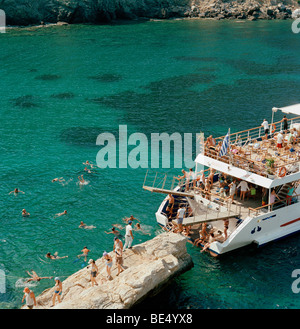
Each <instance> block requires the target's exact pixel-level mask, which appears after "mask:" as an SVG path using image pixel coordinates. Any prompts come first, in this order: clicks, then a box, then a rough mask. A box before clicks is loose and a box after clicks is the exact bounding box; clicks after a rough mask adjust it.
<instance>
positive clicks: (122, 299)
mask: <svg viewBox="0 0 300 329" xmlns="http://www.w3.org/2000/svg"><path fill="white" fill-rule="evenodd" d="M186 241H187V239H186V237H184V236H182V235H179V234H174V233H163V234H161V235H158V236H156V237H155V238H154V239H152V240H149V241H147V242H144V243H142V244H139V245H136V246H133V248H132V249H126V251H125V252H124V254H123V260H124V264H123V266H124V267H125V268H126V269H125V271H124V272H122V273H121V274H120V275H119V276H116V273H117V269H116V265H115V262H114V264H113V267H112V277H113V280H110V281H108V280H106V281H104V282H103V283H102V284H100V282H99V286H94V287H92V286H91V283H90V269H88V268H87V267H85V268H83V269H82V270H80V271H78V272H76V273H74V274H73V275H71V276H69V277H68V278H67V279H66V280H64V281H63V282H62V285H63V292H62V296H61V297H62V302H61V303H60V304H56V305H55V306H54V307H53V308H55V309H57V308H59V309H128V308H131V307H132V306H134V305H136V304H137V303H139V302H140V301H142V300H143V299H144V298H146V297H147V296H151V295H155V294H157V293H158V292H159V291H160V290H161V289H162V288H163V287H164V285H166V284H167V283H168V282H169V281H170V280H171V279H172V278H174V277H176V276H178V275H180V274H181V273H183V272H185V271H187V270H189V269H190V268H192V266H193V262H192V259H191V256H190V255H189V254H188V253H187V249H186ZM110 255H111V256H112V257H113V259H114V255H113V252H111V253H110ZM96 265H97V266H98V269H99V272H100V273H99V274H98V276H97V278H96V280H98V281H100V280H99V278H100V277H102V278H105V277H106V272H105V262H104V259H103V258H100V259H98V260H97V261H96ZM53 292H54V288H50V289H47V290H45V291H44V292H43V293H42V294H41V295H40V296H38V297H37V306H36V307H35V308H44V309H47V308H50V306H51V305H52V296H53Z"/></svg>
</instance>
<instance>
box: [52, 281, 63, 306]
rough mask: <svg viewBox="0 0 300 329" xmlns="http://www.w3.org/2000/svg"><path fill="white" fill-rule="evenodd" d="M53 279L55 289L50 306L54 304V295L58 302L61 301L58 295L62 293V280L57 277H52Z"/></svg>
mask: <svg viewBox="0 0 300 329" xmlns="http://www.w3.org/2000/svg"><path fill="white" fill-rule="evenodd" d="M54 280H55V290H54V294H53V298H52V306H55V300H56V297H57V299H58V302H59V303H61V300H60V296H61V294H62V282H61V281H60V279H59V277H56V278H54Z"/></svg>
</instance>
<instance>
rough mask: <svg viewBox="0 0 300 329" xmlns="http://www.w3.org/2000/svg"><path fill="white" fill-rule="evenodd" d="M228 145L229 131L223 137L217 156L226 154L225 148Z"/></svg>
mask: <svg viewBox="0 0 300 329" xmlns="http://www.w3.org/2000/svg"><path fill="white" fill-rule="evenodd" d="M228 147H229V131H228V133H227V135H226V136H225V138H224V139H223V144H222V147H221V150H220V153H219V156H220V157H222V156H223V155H225V154H227V149H228Z"/></svg>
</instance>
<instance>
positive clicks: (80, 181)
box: [78, 175, 86, 185]
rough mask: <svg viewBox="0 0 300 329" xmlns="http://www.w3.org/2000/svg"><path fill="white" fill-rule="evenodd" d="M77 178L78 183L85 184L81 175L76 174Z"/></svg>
mask: <svg viewBox="0 0 300 329" xmlns="http://www.w3.org/2000/svg"><path fill="white" fill-rule="evenodd" d="M78 180H79V184H81V185H84V184H86V181H85V180H84V178H83V175H81V176H78Z"/></svg>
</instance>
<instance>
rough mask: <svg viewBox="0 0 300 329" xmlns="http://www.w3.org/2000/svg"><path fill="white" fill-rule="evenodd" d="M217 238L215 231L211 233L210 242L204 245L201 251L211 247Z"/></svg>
mask: <svg viewBox="0 0 300 329" xmlns="http://www.w3.org/2000/svg"><path fill="white" fill-rule="evenodd" d="M215 240H216V239H215V235H214V233H209V238H208V242H207V243H206V244H205V245H204V247H203V249H202V250H201V251H200V252H203V251H205V250H206V249H208V248H209V247H210V245H211V243H213V242H214V241H215Z"/></svg>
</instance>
